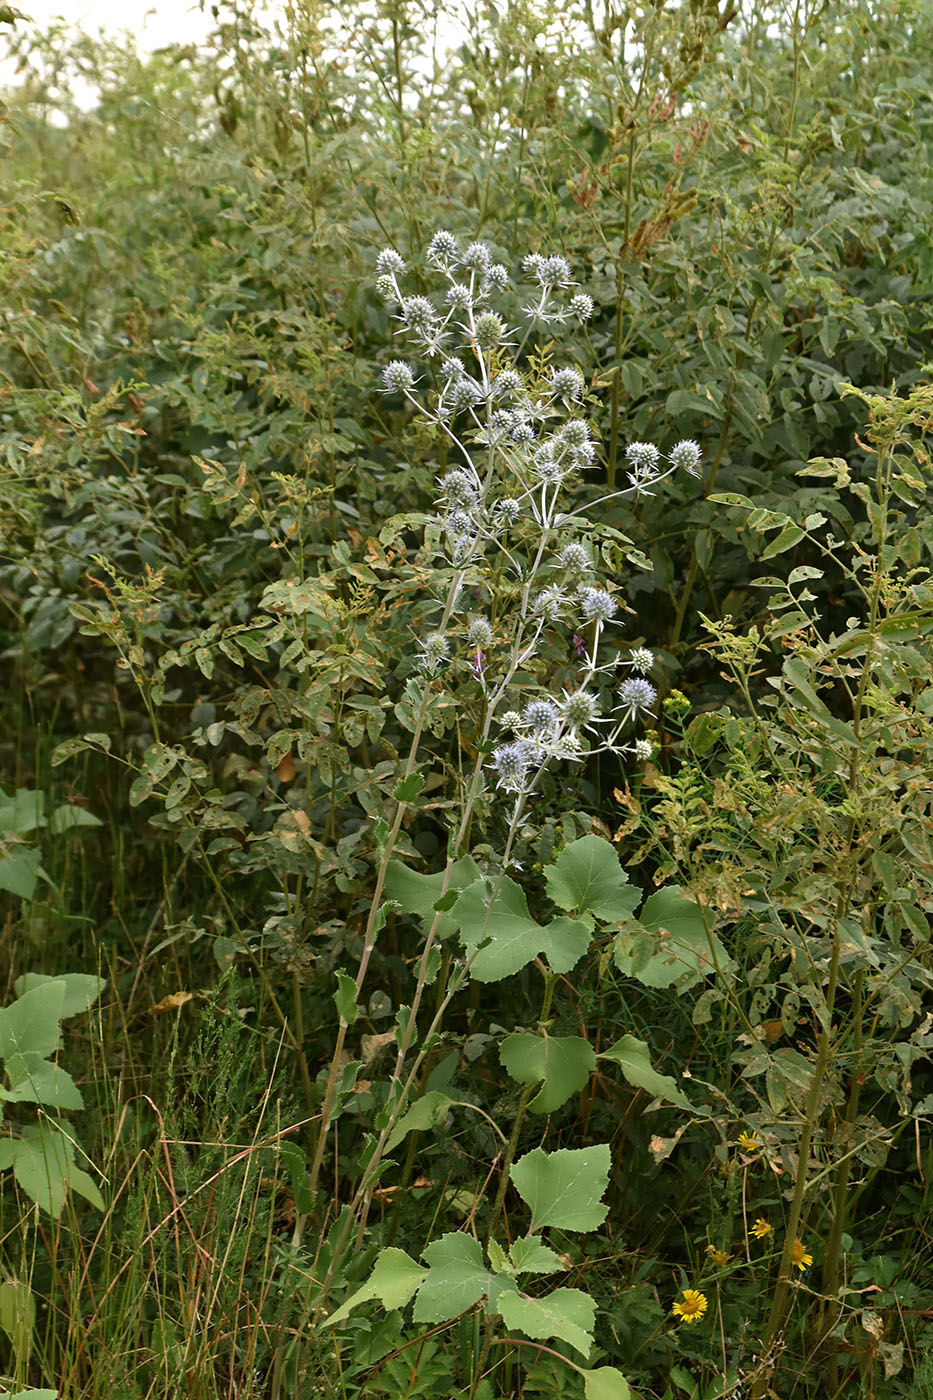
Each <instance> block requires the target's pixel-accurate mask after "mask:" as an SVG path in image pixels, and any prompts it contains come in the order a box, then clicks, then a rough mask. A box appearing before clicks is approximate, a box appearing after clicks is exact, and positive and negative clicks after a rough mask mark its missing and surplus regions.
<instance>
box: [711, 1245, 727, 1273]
mask: <svg viewBox="0 0 933 1400" xmlns="http://www.w3.org/2000/svg"><path fill="white" fill-rule="evenodd" d="M706 1252H707V1254H708V1255H709V1257H710V1263H712V1264H715V1265H716V1267H717V1269H723V1268H725V1266H726V1265H727V1264H728V1262H729V1260H730V1259H731V1258H732V1255H731V1254H725V1253H724V1252H723V1251H722V1250H721V1249H717V1248H716V1246H715V1245H714V1244H708V1245H707V1246H706Z"/></svg>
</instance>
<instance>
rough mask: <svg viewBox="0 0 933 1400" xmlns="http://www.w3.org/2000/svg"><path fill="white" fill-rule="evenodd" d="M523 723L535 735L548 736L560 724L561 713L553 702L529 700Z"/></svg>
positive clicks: (523, 715) (523, 713) (524, 711)
mask: <svg viewBox="0 0 933 1400" xmlns="http://www.w3.org/2000/svg"><path fill="white" fill-rule="evenodd" d="M522 721H523V723H524V724H525V725H527V727H528V728H529V729H530V730H531V731H532V733H534V734H546V733H548V732H549V731H551V730H553V729H555V728H556V727H557V725H558V724H559V723H560V711H559V710H558V708H557V706H556V705H555V704H554V701H553V700H547V699H543V700H529V701H528V704H527V705H526V706H525V708H524V710H523V711H522Z"/></svg>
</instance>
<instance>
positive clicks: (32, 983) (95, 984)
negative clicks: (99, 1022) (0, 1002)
mask: <svg viewBox="0 0 933 1400" xmlns="http://www.w3.org/2000/svg"><path fill="white" fill-rule="evenodd" d="M49 982H64V984H65V997H64V1000H63V1002H62V1020H63V1021H67V1020H68V1018H69V1016H77V1015H78V1014H79V1012H81V1011H89V1010H90V1008H91V1007H92V1006H93V1005H94V1003H95V1001H96V1000H97V998H98V997H99V996H100V995H101V993H102V992H103V991H104V990H105V988H106V986H107V983H106V981H105V979H104V978H103V977H93V976H91V974H90V973H87V972H62V973H60V974H59V975H58V976H57V977H47V976H46V974H45V973H44V972H24V973H23V975H22V976H21V977H17V979H16V981H15V983H14V984H13V985H14V990H15V992H16V995H17V996H18V997H21V996H22V995H23V993H24V992H30V991H32V989H33V987H44V986H46V985H47V983H49Z"/></svg>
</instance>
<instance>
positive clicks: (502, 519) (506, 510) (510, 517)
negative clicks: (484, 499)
mask: <svg viewBox="0 0 933 1400" xmlns="http://www.w3.org/2000/svg"><path fill="white" fill-rule="evenodd" d="M494 510H495V514H496V516H497V518H498V521H499V523H500V524H501V525H514V524H515V522H516V520H517V519H518V517H519V516H520V515H521V513H522V507H521V502H520V501H517V500H516V499H515V497H514V496H504V497H503V498H502V500H501V501H496V504H495V507H494Z"/></svg>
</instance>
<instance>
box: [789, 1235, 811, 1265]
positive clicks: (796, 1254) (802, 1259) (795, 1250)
mask: <svg viewBox="0 0 933 1400" xmlns="http://www.w3.org/2000/svg"><path fill="white" fill-rule="evenodd" d="M790 1262H791V1263H792V1264H796V1265H797V1268H798V1269H809V1267H810V1265H811V1264H812V1263H813V1255H812V1254H811V1253H810V1251H809V1250H808V1249H807V1248H806V1246H805V1245H804V1242H803V1240H794V1243H793V1244H792V1245H791V1247H790Z"/></svg>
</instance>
